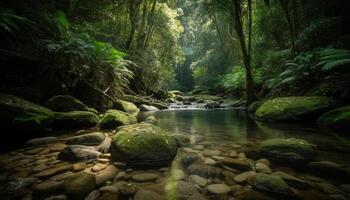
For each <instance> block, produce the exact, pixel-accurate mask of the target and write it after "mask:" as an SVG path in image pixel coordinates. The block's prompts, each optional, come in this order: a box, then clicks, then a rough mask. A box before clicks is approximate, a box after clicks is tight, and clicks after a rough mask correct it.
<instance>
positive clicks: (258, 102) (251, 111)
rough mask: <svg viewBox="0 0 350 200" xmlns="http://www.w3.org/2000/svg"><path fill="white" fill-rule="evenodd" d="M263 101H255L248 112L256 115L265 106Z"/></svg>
mask: <svg viewBox="0 0 350 200" xmlns="http://www.w3.org/2000/svg"><path fill="white" fill-rule="evenodd" d="M263 103H264V102H263V101H255V102H253V103H252V104H250V105H249V107H248V112H250V113H255V111H256V110H257V109H258V108H259V107H260V106H261V105H262V104H263Z"/></svg>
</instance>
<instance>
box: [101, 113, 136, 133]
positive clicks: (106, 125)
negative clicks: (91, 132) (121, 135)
mask: <svg viewBox="0 0 350 200" xmlns="http://www.w3.org/2000/svg"><path fill="white" fill-rule="evenodd" d="M136 122H137V120H136V117H135V116H132V115H130V114H128V113H126V112H122V111H119V110H108V111H107V112H106V113H105V114H104V115H103V117H102V119H101V120H100V127H101V128H102V129H113V128H117V127H119V126H123V125H128V124H134V123H136Z"/></svg>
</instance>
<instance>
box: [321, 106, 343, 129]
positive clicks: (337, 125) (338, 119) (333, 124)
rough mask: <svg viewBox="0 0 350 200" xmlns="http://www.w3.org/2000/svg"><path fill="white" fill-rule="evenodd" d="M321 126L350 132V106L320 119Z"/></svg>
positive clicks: (332, 111) (330, 112)
mask: <svg viewBox="0 0 350 200" xmlns="http://www.w3.org/2000/svg"><path fill="white" fill-rule="evenodd" d="M317 122H318V124H319V125H320V126H325V127H329V128H334V129H339V130H343V131H350V106H343V107H340V108H338V109H335V110H331V111H329V112H327V113H325V114H324V115H322V116H321V117H320V118H319V119H318V121H317Z"/></svg>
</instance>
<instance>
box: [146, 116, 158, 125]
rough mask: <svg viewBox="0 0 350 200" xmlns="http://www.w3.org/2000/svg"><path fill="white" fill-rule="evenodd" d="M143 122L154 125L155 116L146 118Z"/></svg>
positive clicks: (155, 121)
mask: <svg viewBox="0 0 350 200" xmlns="http://www.w3.org/2000/svg"><path fill="white" fill-rule="evenodd" d="M145 122H146V123H150V124H156V123H157V118H156V117H155V116H153V115H151V116H148V117H147V118H146V119H145Z"/></svg>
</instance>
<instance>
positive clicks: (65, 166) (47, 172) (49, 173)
mask: <svg viewBox="0 0 350 200" xmlns="http://www.w3.org/2000/svg"><path fill="white" fill-rule="evenodd" d="M70 168H71V165H70V164H63V165H62V166H58V167H54V168H50V169H47V170H44V171H41V172H39V173H36V174H34V175H33V176H34V177H37V178H41V179H46V178H49V177H51V176H54V175H57V174H61V173H63V172H66V171H68V170H69V169H70Z"/></svg>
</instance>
